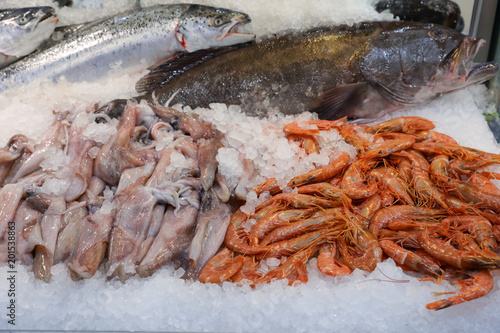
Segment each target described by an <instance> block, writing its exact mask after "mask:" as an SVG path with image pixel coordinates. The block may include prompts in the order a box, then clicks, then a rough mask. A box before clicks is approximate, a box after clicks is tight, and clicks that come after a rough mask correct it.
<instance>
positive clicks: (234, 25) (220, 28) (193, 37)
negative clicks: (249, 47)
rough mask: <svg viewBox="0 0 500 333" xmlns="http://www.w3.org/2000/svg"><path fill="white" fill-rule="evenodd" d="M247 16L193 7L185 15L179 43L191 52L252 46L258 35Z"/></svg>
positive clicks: (228, 11)
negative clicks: (233, 46) (241, 44)
mask: <svg viewBox="0 0 500 333" xmlns="http://www.w3.org/2000/svg"><path fill="white" fill-rule="evenodd" d="M250 22H251V19H250V17H249V16H248V15H247V14H244V13H241V12H237V11H233V10H229V9H224V8H214V7H210V6H203V5H191V6H190V7H189V9H188V10H187V11H186V12H185V13H184V14H183V15H182V17H181V19H180V22H179V26H178V28H177V39H178V40H179V42H180V43H181V44H182V46H183V47H184V48H185V49H186V51H187V52H194V51H197V50H201V49H207V48H212V47H221V46H229V45H234V44H240V43H247V42H251V41H253V40H254V39H255V34H254V33H253V32H252V28H251V26H250Z"/></svg>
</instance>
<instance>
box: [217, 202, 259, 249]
mask: <svg viewBox="0 0 500 333" xmlns="http://www.w3.org/2000/svg"><path fill="white" fill-rule="evenodd" d="M248 218H249V216H248V215H246V214H245V213H243V212H242V211H241V210H240V209H238V210H237V211H236V213H234V214H233V216H231V220H230V222H229V226H228V227H227V230H226V236H225V238H224V244H225V245H226V246H227V247H228V248H229V249H230V250H233V251H236V252H240V253H243V254H259V253H262V252H264V251H266V250H267V248H266V247H262V246H258V245H250V244H249V241H250V236H249V234H248V232H247V231H245V229H243V224H244V223H245V221H246V220H247V219H248Z"/></svg>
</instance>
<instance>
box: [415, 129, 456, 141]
mask: <svg viewBox="0 0 500 333" xmlns="http://www.w3.org/2000/svg"><path fill="white" fill-rule="evenodd" d="M414 136H415V138H416V139H417V141H435V142H442V143H451V144H458V143H457V141H456V140H455V139H453V138H452V137H451V136H449V135H446V134H443V133H439V132H435V131H418V132H416V133H414Z"/></svg>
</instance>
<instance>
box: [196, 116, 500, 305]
mask: <svg viewBox="0 0 500 333" xmlns="http://www.w3.org/2000/svg"><path fill="white" fill-rule="evenodd" d="M433 128H434V125H433V123H432V122H431V121H429V120H426V119H424V118H420V117H401V118H395V119H392V120H389V121H386V122H382V123H379V124H377V125H373V126H367V125H357V124H353V123H349V122H346V121H345V120H344V119H340V120H336V121H324V120H313V121H309V122H294V123H290V124H287V125H285V126H284V128H283V130H284V131H285V132H286V133H287V135H288V138H289V140H294V141H296V142H299V144H300V145H301V147H302V148H303V149H305V150H306V152H307V153H315V152H318V149H319V148H318V142H317V140H316V137H317V135H318V134H319V133H320V131H325V130H332V129H336V130H337V131H338V132H339V133H340V135H341V136H342V137H343V138H344V139H345V141H346V142H347V143H350V144H351V145H353V146H354V147H355V148H356V151H357V156H355V157H354V158H352V157H350V156H349V155H348V154H347V153H341V154H340V155H338V154H337V155H338V156H337V157H336V158H334V160H333V162H331V163H330V164H328V165H327V166H324V167H321V168H319V169H316V170H313V171H310V172H307V173H305V174H303V175H300V176H297V177H295V178H293V179H291V180H290V181H289V182H288V184H287V186H286V187H285V188H287V190H286V191H284V190H283V189H282V188H280V187H279V186H278V185H277V181H276V180H275V179H268V180H267V181H265V182H263V183H262V184H261V185H259V186H257V187H256V188H255V189H254V191H255V192H256V193H257V194H259V195H260V194H263V193H265V192H268V193H269V195H270V197H269V198H268V199H266V200H265V201H264V202H262V203H261V204H259V205H258V206H257V207H256V208H255V213H253V214H251V213H244V212H243V211H242V210H241V208H240V209H238V210H237V211H236V212H235V213H234V214H233V215H232V217H231V221H230V224H229V226H228V229H227V232H226V235H225V240H224V247H223V248H222V250H221V251H219V252H218V253H217V254H216V255H215V256H214V257H213V258H212V259H211V260H210V261H209V262H208V263H207V264H206V265H205V267H203V269H202V270H201V272H200V275H199V280H200V281H201V282H211V283H221V282H222V281H226V280H230V281H233V282H239V281H242V280H245V281H250V284H251V285H255V284H257V283H262V282H271V281H273V280H275V279H288V283H289V284H290V285H293V284H295V283H300V282H303V283H305V282H307V280H308V278H307V262H308V261H309V259H310V258H313V257H316V258H317V267H318V269H319V271H321V272H322V273H323V274H326V275H330V276H344V275H349V274H350V273H351V272H352V271H353V270H355V269H360V270H363V271H367V272H371V271H373V270H374V269H375V268H376V266H377V264H378V263H379V262H381V261H382V260H383V259H384V258H387V257H390V258H392V259H393V260H394V261H395V263H396V264H397V265H400V266H401V267H403V269H406V270H409V271H413V272H415V273H414V274H417V276H418V275H421V278H422V279H433V280H434V281H436V282H437V283H440V282H441V281H442V280H443V279H444V280H448V281H451V282H452V283H455V284H458V285H459V286H460V291H459V292H458V294H457V295H455V296H452V297H449V298H446V299H442V300H438V301H436V302H433V303H430V304H427V308H428V309H434V310H438V309H443V308H446V307H448V306H451V305H455V304H459V303H462V302H465V301H469V300H473V299H476V298H479V297H482V296H484V295H486V294H488V293H489V292H490V291H491V289H492V288H493V285H494V281H493V277H492V275H491V273H490V270H493V269H497V268H499V267H500V256H499V255H497V254H496V253H495V251H496V250H498V241H499V239H500V217H499V215H498V214H499V213H500V190H499V188H498V187H497V186H496V185H495V184H494V180H492V179H498V178H500V177H499V176H500V174H496V173H495V172H491V166H493V165H495V164H499V163H500V155H497V154H492V153H487V152H483V151H479V150H476V149H472V148H466V147H462V146H460V145H459V144H457V142H456V141H455V140H454V139H453V138H451V137H449V136H447V135H445V134H442V133H438V132H435V131H433V130H432V129H433ZM270 260H271V262H274V265H273V266H272V267H270V268H271V269H269V270H268V269H267V268H268V267H267V268H266V269H262V267H261V266H262V263H263V262H265V263H266V266H269V262H270Z"/></svg>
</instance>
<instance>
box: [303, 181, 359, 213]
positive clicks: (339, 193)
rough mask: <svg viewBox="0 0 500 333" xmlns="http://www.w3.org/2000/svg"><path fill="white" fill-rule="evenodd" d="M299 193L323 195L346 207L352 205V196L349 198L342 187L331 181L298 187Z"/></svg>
mask: <svg viewBox="0 0 500 333" xmlns="http://www.w3.org/2000/svg"><path fill="white" fill-rule="evenodd" d="M297 193H299V194H314V195H318V196H322V197H324V198H325V199H329V200H332V201H335V202H338V203H339V204H341V205H343V206H344V207H352V205H351V198H349V197H348V196H347V195H346V194H345V192H344V191H343V190H342V189H340V188H338V187H336V186H333V185H332V184H330V183H317V184H309V185H304V186H300V187H298V188H297Z"/></svg>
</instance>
